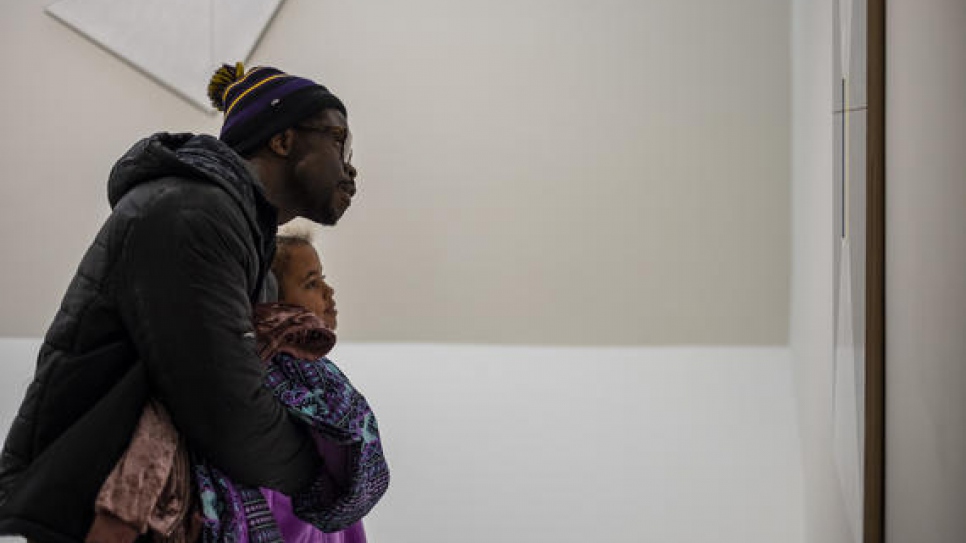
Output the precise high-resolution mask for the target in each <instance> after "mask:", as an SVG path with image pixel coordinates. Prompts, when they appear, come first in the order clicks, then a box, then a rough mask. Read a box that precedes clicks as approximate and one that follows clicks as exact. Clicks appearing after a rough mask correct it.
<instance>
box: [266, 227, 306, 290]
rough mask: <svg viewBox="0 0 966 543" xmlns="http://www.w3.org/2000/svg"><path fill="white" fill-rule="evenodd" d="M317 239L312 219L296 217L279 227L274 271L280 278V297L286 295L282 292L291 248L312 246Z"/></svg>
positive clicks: (276, 236)
mask: <svg viewBox="0 0 966 543" xmlns="http://www.w3.org/2000/svg"><path fill="white" fill-rule="evenodd" d="M314 241H315V228H314V225H313V223H312V221H309V220H307V219H302V218H300V217H296V218H295V219H292V220H291V221H289V222H287V223H285V224H283V225H282V226H279V227H278V232H277V233H276V234H275V245H276V250H275V258H273V259H272V273H273V274H275V278H276V279H277V280H278V286H279V292H278V296H279V298H282V297H284V293H283V292H282V276H283V275H285V272H286V271H287V269H288V262H289V258H290V257H291V252H290V249H291V248H292V247H294V246H296V245H309V246H311V245H312V244H313V242H314Z"/></svg>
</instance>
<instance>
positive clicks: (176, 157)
mask: <svg viewBox="0 0 966 543" xmlns="http://www.w3.org/2000/svg"><path fill="white" fill-rule="evenodd" d="M164 177H180V178H187V179H194V180H199V181H206V182H209V183H213V184H215V185H218V186H219V187H221V188H222V189H223V190H224V191H225V192H227V193H228V194H229V195H231V197H232V199H234V200H235V202H236V203H237V204H238V205H239V207H240V208H242V210H244V213H245V217H246V218H247V219H248V222H249V225H250V226H251V227H252V230H253V232H254V233H255V235H256V236H257V238H259V242H260V243H259V245H260V246H262V247H263V248H267V245H268V244H270V242H271V241H272V240H273V239H274V236H275V228H276V220H277V217H278V215H277V212H276V210H275V207H274V206H272V204H271V203H270V202H269V201H268V199H267V198H266V197H265V193H264V190H263V189H262V185H261V183H260V182H259V181H258V180H257V178H256V176H255V172H254V171H253V170H252V169H251V168H249V166H248V164H247V163H246V162H245V160H244V159H242V158H241V156H239V155H238V154H237V153H235V152H234V151H233V150H232V149H231V147H228V146H227V145H225V144H224V143H222V142H221V141H220V140H218V139H217V138H215V137H212V136H208V135H204V134H202V135H194V134H186V133H183V134H169V133H166V132H160V133H157V134H154V135H153V136H150V137H147V138H144V139H142V140H141V141H139V142H137V143H135V144H134V146H132V147H131V148H130V149H129V150H128V151H127V152H126V153H125V154H124V155H123V156H122V157H121V158H120V160H118V161H117V163H116V164H115V165H114V167H113V168H112V169H111V174H110V176H109V177H108V181H107V199H108V201H109V202H110V204H111V208H114V207H115V206H116V205H117V204H118V202H120V201H121V198H123V197H124V195H125V194H127V193H128V192H130V191H131V190H132V189H134V188H135V187H137V186H138V185H141V184H143V183H148V182H151V181H155V180H157V179H161V178H164Z"/></svg>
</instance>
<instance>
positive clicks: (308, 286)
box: [305, 279, 319, 290]
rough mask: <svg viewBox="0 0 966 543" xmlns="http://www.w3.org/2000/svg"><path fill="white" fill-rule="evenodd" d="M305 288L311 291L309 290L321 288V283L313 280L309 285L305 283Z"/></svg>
mask: <svg viewBox="0 0 966 543" xmlns="http://www.w3.org/2000/svg"><path fill="white" fill-rule="evenodd" d="M305 288H306V289H309V290H311V289H316V288H319V282H318V281H317V280H315V279H313V280H311V281H309V282H308V283H305Z"/></svg>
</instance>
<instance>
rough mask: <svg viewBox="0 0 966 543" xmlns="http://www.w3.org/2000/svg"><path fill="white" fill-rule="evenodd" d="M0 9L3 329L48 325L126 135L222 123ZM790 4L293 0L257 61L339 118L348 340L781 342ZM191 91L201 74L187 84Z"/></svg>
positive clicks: (331, 261)
mask: <svg viewBox="0 0 966 543" xmlns="http://www.w3.org/2000/svg"><path fill="white" fill-rule="evenodd" d="M46 3H47V2H42V1H39V0H36V1H18V2H5V3H3V4H2V5H0V44H2V45H3V47H4V50H5V51H7V52H8V55H7V63H6V66H5V69H6V71H7V74H8V75H7V76H6V77H5V78H4V81H5V83H4V88H3V90H2V91H0V92H2V95H0V96H2V97H3V100H0V115H2V117H3V118H4V120H5V128H6V130H5V136H4V143H5V145H4V146H3V148H2V149H0V153H2V157H3V160H2V161H0V174H2V179H3V180H4V182H3V183H2V185H0V186H2V188H0V191H2V192H0V198H2V201H3V206H4V213H3V214H0V221H2V222H0V226H2V228H0V236H2V237H3V239H2V243H3V246H4V248H5V251H6V254H5V264H6V265H5V266H4V268H3V277H2V279H3V280H2V281H0V297H2V299H4V300H5V301H6V307H7V309H5V310H4V311H3V312H2V315H0V335H2V336H35V335H38V334H40V333H42V331H43V330H44V328H45V326H46V323H47V321H48V320H49V318H50V317H51V315H52V313H53V311H54V309H55V307H56V304H57V301H58V300H59V298H60V296H61V295H62V293H63V290H64V288H65V286H66V284H67V281H68V280H69V277H70V275H71V273H72V271H73V268H74V266H75V265H76V263H77V261H78V259H79V257H80V255H81V254H82V252H83V250H84V249H85V247H86V244H87V243H88V242H89V240H90V238H91V237H92V236H93V234H94V232H95V231H96V229H97V227H98V225H99V223H100V221H101V220H102V219H103V217H104V216H105V215H106V213H107V208H106V203H105V199H106V198H105V196H104V195H105V189H104V178H105V175H106V173H107V171H108V169H109V168H110V166H111V164H112V162H113V160H114V159H115V158H116V157H117V156H118V155H119V154H120V153H121V152H123V150H124V149H126V148H127V146H128V145H129V144H130V143H131V142H132V141H133V140H135V139H136V138H137V137H139V136H141V135H144V134H147V133H150V132H152V131H154V130H158V129H168V130H178V131H180V130H205V131H213V130H216V129H217V120H216V119H213V118H209V117H206V116H205V115H204V114H202V113H200V112H199V111H197V110H196V109H195V108H193V107H192V106H191V105H189V104H187V103H185V102H183V101H181V100H180V99H179V98H177V97H175V96H174V95H172V94H171V93H169V92H168V91H166V90H164V89H162V88H161V87H159V86H158V85H156V84H155V83H153V82H152V81H151V80H149V79H147V78H146V77H144V76H142V75H141V74H139V73H137V72H135V71H133V70H131V69H130V68H129V67H128V66H126V65H125V64H123V63H122V62H120V61H118V60H117V59H116V58H115V57H113V56H111V55H109V54H107V53H105V52H103V51H102V50H100V49H98V48H97V47H95V46H93V45H91V44H90V43H89V42H87V41H85V40H84V39H82V38H80V37H78V36H77V35H75V34H73V33H72V32H71V31H69V30H67V29H66V28H65V27H63V26H62V25H60V24H59V23H57V22H55V21H53V20H52V19H50V18H49V17H47V16H45V15H43V13H42V8H43V6H44V5H45V4H46ZM788 22H789V7H788V2H785V1H782V2H775V1H773V0H740V1H735V2H727V3H723V2H719V1H716V0H702V1H699V2H679V1H676V0H660V1H652V2H626V1H624V2H621V1H616V0H609V1H605V2H589V1H580V0H568V1H553V2H551V1H549V0H544V1H540V0H525V1H514V2H483V1H465V2H455V3H454V2H445V1H441V0H439V1H431V0H414V1H410V2H405V3H399V2H394V3H384V2H382V3H369V2H337V3H323V2H316V1H313V0H289V1H288V2H286V3H285V4H284V5H283V7H282V9H281V11H280V12H279V15H278V17H277V19H276V20H275V22H274V24H273V26H272V27H271V28H270V29H269V31H268V33H267V34H266V36H265V37H264V40H263V42H262V44H261V46H260V48H259V49H258V50H257V51H256V54H255V58H254V59H253V62H264V63H270V64H276V65H279V66H281V67H283V68H285V69H287V70H289V71H292V72H294V73H299V74H306V75H311V76H314V77H316V78H318V79H319V80H320V81H322V82H323V83H325V84H327V85H329V86H330V87H331V88H332V89H333V90H334V91H335V92H337V93H338V94H340V96H342V97H343V98H344V99H345V101H346V102H347V103H348V105H349V108H350V122H351V124H352V127H353V130H354V132H355V133H356V156H357V162H358V166H359V168H360V170H361V178H360V197H359V198H358V199H357V205H356V206H355V207H354V208H353V209H351V210H350V212H349V214H348V215H347V216H346V218H345V219H344V222H343V223H341V224H340V225H339V227H338V228H337V229H335V230H327V231H326V232H325V234H324V237H323V240H322V242H321V246H322V248H323V250H324V255H323V257H324V260H325V262H326V264H327V266H328V268H329V270H328V271H329V273H330V276H331V278H332V279H333V282H334V283H335V286H336V289H337V291H338V294H337V297H338V298H339V304H340V307H341V308H342V310H343V313H342V315H341V317H342V319H341V320H342V337H343V338H346V339H353V340H377V341H378V340H403V341H411V340H415V341H432V342H479V343H490V342H495V343H539V344H749V345H751V344H784V343H785V341H786V335H787V323H788V316H787V315H788V274H789V248H788V246H789V226H788V224H789V219H788V213H789V202H788V200H789V182H788V177H789V158H788V155H789V94H790V90H789V73H790V72H789V49H788V42H789V39H788V32H789V24H788ZM199 84H204V82H199Z"/></svg>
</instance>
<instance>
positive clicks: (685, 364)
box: [0, 340, 802, 543]
mask: <svg viewBox="0 0 966 543" xmlns="http://www.w3.org/2000/svg"><path fill="white" fill-rule="evenodd" d="M37 344H38V343H37V342H36V341H16V340H0V360H3V361H4V364H3V365H0V398H2V399H3V403H0V422H2V423H4V425H3V426H0V433H3V434H5V433H6V426H5V424H6V421H9V420H10V419H11V418H12V416H13V413H12V411H11V408H12V407H15V406H16V403H18V401H19V397H20V395H21V394H22V390H23V385H24V384H25V383H26V382H27V381H28V379H29V376H30V373H31V371H32V368H33V359H32V356H31V355H29V354H28V353H29V352H30V351H32V350H34V349H36V346H37ZM333 358H334V359H335V360H336V361H337V362H338V363H339V365H340V366H341V367H342V368H343V369H344V370H345V371H346V373H347V374H348V375H349V377H350V378H351V379H352V380H353V382H354V383H355V385H356V386H357V387H358V388H359V389H360V390H362V391H363V393H364V394H365V395H366V396H367V398H368V399H369V401H370V403H371V405H372V406H373V409H374V410H375V412H376V415H377V417H378V418H379V426H380V433H381V435H382V437H383V439H384V443H385V450H386V454H387V457H388V460H389V464H390V468H391V471H392V483H391V485H390V489H389V492H388V493H387V494H386V496H385V498H384V499H383V501H382V502H380V504H379V505H378V506H377V508H376V509H375V511H374V512H373V513H372V514H371V515H370V517H369V520H368V521H367V525H368V532H369V535H370V540H371V541H373V542H393V543H435V542H440V543H442V542H451V541H459V542H461V543H476V542H480V543H482V542H490V541H494V540H501V541H512V542H523V541H533V542H550V541H554V542H560V543H568V542H573V543H586V542H588V541H607V542H612V543H622V542H626V543H638V542H641V541H662V542H664V541H667V542H671V541H674V542H681V543H704V542H707V541H720V542H723V543H800V542H801V541H802V540H801V485H802V481H801V470H800V465H801V459H800V453H799V451H800V448H799V443H798V435H797V433H796V430H795V427H796V424H795V415H794V402H793V394H792V381H791V372H790V368H789V357H788V351H787V349H785V348H730V349H728V348H665V349H656V348H604V349H601V348H581V349H576V348H571V349H564V348H535V347H493V346H489V347H485V346H471V345H466V346H443V345H418V344H340V345H339V346H337V347H336V350H335V351H334V352H333ZM14 398H16V400H14Z"/></svg>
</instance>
